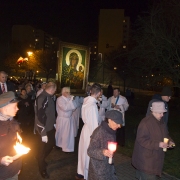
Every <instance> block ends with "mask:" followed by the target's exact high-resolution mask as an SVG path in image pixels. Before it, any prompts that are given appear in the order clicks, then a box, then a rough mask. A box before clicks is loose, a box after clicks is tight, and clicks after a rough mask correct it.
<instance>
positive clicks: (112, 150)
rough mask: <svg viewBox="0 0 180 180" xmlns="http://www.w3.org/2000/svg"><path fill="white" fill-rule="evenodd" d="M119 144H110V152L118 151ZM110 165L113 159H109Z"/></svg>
mask: <svg viewBox="0 0 180 180" xmlns="http://www.w3.org/2000/svg"><path fill="white" fill-rule="evenodd" d="M116 147H117V143H116V142H108V150H109V151H111V152H112V153H114V152H115V151H116ZM109 164H112V158H109Z"/></svg>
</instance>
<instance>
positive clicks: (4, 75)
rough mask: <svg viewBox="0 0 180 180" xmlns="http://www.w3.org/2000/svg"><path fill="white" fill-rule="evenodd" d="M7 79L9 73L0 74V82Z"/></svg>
mask: <svg viewBox="0 0 180 180" xmlns="http://www.w3.org/2000/svg"><path fill="white" fill-rule="evenodd" d="M6 81H7V75H6V74H4V73H1V74H0V82H2V83H5V82H6Z"/></svg>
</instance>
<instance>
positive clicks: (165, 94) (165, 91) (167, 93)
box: [146, 86, 172, 126]
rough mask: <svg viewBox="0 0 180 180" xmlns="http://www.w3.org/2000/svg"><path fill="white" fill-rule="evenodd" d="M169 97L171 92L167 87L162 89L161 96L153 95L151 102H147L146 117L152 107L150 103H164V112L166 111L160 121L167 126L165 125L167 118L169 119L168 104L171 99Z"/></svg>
mask: <svg viewBox="0 0 180 180" xmlns="http://www.w3.org/2000/svg"><path fill="white" fill-rule="evenodd" d="M171 96H172V91H171V89H170V87H167V86H165V87H163V89H162V92H161V94H155V95H154V96H153V97H152V100H151V101H150V102H149V105H148V108H147V113H146V116H148V115H149V114H151V110H150V108H151V107H152V103H153V102H157V101H162V102H163V103H164V105H165V108H166V110H167V111H166V112H165V113H164V115H163V117H162V119H163V121H164V122H165V124H166V126H167V124H168V117H169V109H168V102H169V100H170V99H171Z"/></svg>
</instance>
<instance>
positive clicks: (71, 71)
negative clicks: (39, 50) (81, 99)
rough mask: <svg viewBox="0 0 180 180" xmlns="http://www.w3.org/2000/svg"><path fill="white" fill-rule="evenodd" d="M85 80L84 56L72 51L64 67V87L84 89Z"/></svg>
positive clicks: (67, 56) (68, 54) (65, 60)
mask: <svg viewBox="0 0 180 180" xmlns="http://www.w3.org/2000/svg"><path fill="white" fill-rule="evenodd" d="M83 79H84V65H83V64H82V56H81V54H80V52H79V51H77V50H70V51H69V52H68V53H67V55H66V58H65V59H64V63H63V66H62V81H61V83H62V87H64V86H68V87H70V88H71V89H82V87H83Z"/></svg>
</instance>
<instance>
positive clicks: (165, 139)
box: [163, 138, 169, 152]
mask: <svg viewBox="0 0 180 180" xmlns="http://www.w3.org/2000/svg"><path fill="white" fill-rule="evenodd" d="M168 141H169V139H168V138H164V143H166V144H168ZM163 151H164V152H166V151H167V148H163Z"/></svg>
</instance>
